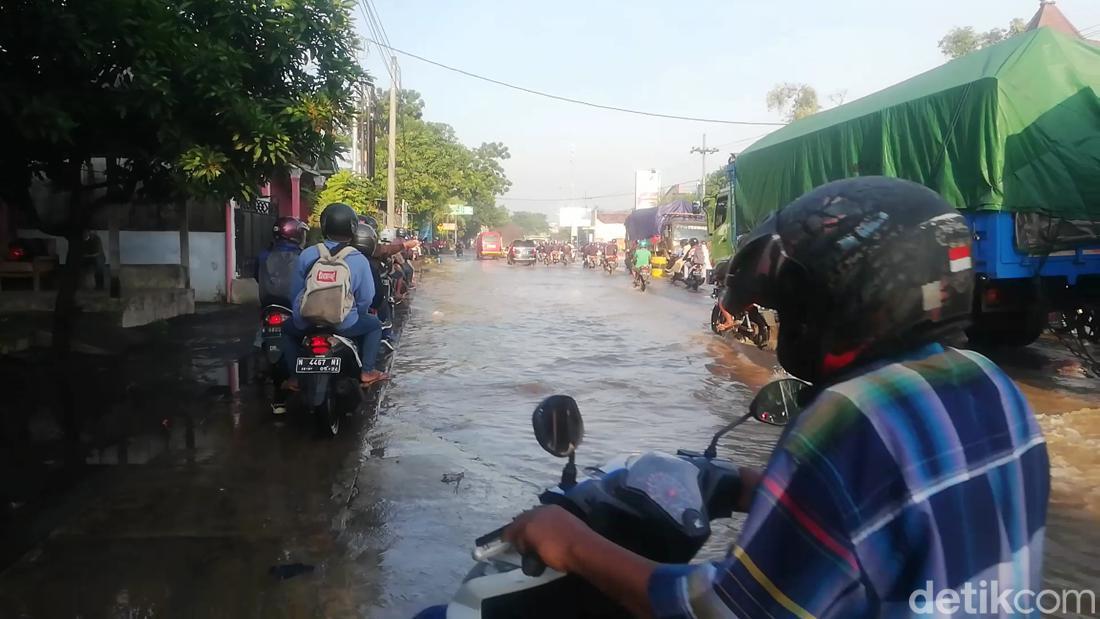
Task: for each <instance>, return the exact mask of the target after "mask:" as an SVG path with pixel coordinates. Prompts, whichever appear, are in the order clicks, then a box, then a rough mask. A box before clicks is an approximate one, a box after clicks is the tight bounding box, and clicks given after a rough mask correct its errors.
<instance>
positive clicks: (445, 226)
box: [439, 221, 458, 232]
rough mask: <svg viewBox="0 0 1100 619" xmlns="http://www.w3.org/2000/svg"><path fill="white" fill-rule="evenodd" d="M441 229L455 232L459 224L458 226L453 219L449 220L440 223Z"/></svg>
mask: <svg viewBox="0 0 1100 619" xmlns="http://www.w3.org/2000/svg"><path fill="white" fill-rule="evenodd" d="M439 229H440V230H442V231H444V232H453V231H455V230H457V229H458V226H456V225H455V223H454V222H453V221H448V222H444V223H441V224H439Z"/></svg>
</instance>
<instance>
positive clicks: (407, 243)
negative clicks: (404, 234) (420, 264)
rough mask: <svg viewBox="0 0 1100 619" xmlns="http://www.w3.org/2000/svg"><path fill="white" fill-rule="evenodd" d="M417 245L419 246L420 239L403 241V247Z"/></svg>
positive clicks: (409, 247)
mask: <svg viewBox="0 0 1100 619" xmlns="http://www.w3.org/2000/svg"><path fill="white" fill-rule="evenodd" d="M417 247H420V241H418V240H416V239H409V240H408V241H405V249H416V248H417Z"/></svg>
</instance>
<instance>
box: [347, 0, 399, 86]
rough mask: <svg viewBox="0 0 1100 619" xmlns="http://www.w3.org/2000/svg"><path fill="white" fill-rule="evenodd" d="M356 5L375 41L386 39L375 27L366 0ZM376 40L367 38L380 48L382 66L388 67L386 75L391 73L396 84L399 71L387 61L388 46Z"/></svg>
mask: <svg viewBox="0 0 1100 619" xmlns="http://www.w3.org/2000/svg"><path fill="white" fill-rule="evenodd" d="M356 5H357V6H358V7H359V13H360V14H361V15H362V16H363V22H364V25H365V26H366V27H367V30H369V31H370V33H371V34H372V35H374V37H375V39H385V37H384V36H382V35H381V34H380V33H379V31H378V29H377V27H376V26H375V21H374V16H373V14H372V13H371V12H370V8H369V5H368V4H367V3H366V2H364V0H359V2H357V3H356ZM375 39H371V38H369V37H368V38H367V40H368V41H370V42H371V43H374V45H375V47H377V48H378V55H379V56H381V60H382V64H383V65H385V67H386V73H389V75H390V79H391V80H392V81H393V83H394V84H396V83H397V71H395V70H394V67H393V66H391V64H390V62H389V60H387V58H386V51H385V49H384V48H385V47H386V46H384V45H382V44H381V43H379V42H378V41H376V40H375Z"/></svg>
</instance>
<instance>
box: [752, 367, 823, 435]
mask: <svg viewBox="0 0 1100 619" xmlns="http://www.w3.org/2000/svg"><path fill="white" fill-rule="evenodd" d="M809 386H810V385H809V383H806V382H803V381H801V380H798V379H797V378H784V379H781V380H777V381H774V382H771V383H768V384H767V385H764V387H763V388H762V389H761V390H760V391H759V392H758V393H757V394H756V397H755V398H753V400H752V403H751V404H749V413H750V414H752V416H753V417H754V418H755V419H756V420H757V421H762V422H764V423H767V424H771V425H773V426H785V425H787V424H788V423H790V421H791V419H793V418H795V417H797V416H798V414H799V413H801V412H802V405H801V404H799V403H798V394H799V393H801V392H802V390H803V389H805V388H807V387H809Z"/></svg>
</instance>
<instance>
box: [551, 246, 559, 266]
mask: <svg viewBox="0 0 1100 619" xmlns="http://www.w3.org/2000/svg"><path fill="white" fill-rule="evenodd" d="M550 262H552V263H554V264H557V263H559V262H561V250H560V249H553V250H550Z"/></svg>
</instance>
